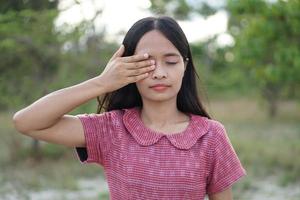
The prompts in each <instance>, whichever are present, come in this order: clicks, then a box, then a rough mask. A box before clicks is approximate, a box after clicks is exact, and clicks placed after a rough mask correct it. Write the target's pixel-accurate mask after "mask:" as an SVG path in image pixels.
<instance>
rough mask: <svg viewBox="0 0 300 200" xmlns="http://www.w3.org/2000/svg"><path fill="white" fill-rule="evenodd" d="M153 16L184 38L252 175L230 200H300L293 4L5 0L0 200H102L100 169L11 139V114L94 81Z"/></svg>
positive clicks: (63, 152)
mask: <svg viewBox="0 0 300 200" xmlns="http://www.w3.org/2000/svg"><path fill="white" fill-rule="evenodd" d="M161 14H164V15H169V16H172V17H174V18H175V19H176V20H178V22H179V24H180V25H181V26H182V28H183V30H184V32H185V33H186V35H187V37H188V40H189V42H190V44H191V48H192V53H193V56H194V61H195V64H196V66H197V71H198V74H199V75H200V78H201V82H200V81H199V88H200V89H201V91H202V96H201V98H202V99H203V100H204V102H205V105H206V107H207V109H208V111H209V113H210V114H211V115H212V116H213V118H214V119H217V120H219V121H221V122H222V123H223V124H224V125H225V127H226V130H227V133H228V135H229V137H230V139H231V141H232V144H233V146H234V148H235V150H236V152H237V154H238V156H239V158H240V159H241V161H242V163H243V165H244V167H245V168H246V170H247V172H248V176H247V177H245V178H244V179H243V180H241V181H240V182H239V183H238V184H236V185H235V186H234V188H233V190H234V196H235V199H246V200H252V199H253V200H254V199H255V200H266V199H272V200H277V199H285V200H296V199H300V156H299V155H300V123H299V122H300V92H299V91H300V90H299V89H300V1H299V0H285V1H283V0H268V1H267V0H265V1H263V0H243V1H242V0H240V1H239V0H213V1H212V0H211V1H208V0H207V1H205V0H156V1H155V0H151V1H150V0H140V1H138V0H128V1H116V0H111V1H108V0H86V1H83V0H81V1H80V0H77V1H76V0H60V1H59V0H49V1H48V0H40V1H35V0H11V1H0V93H1V95H0V137H1V139H0V199H1V200H2V199H5V200H7V199H38V200H40V199H81V200H88V199H89V200H93V199H99V198H100V199H108V198H109V195H108V189H107V184H106V181H105V178H104V175H103V170H102V168H101V167H99V166H96V165H93V164H91V165H82V164H80V163H79V161H78V160H77V157H76V155H75V153H74V149H70V148H67V147H62V146H58V145H54V144H48V143H44V142H38V141H36V140H33V139H31V138H28V137H25V136H23V135H21V134H18V133H17V131H16V130H14V128H13V125H12V116H13V114H14V113H15V112H16V111H17V110H19V109H21V108H23V107H25V106H27V105H29V104H30V103H32V102H34V101H35V100H37V99H38V98H40V97H42V96H44V95H46V94H48V93H50V92H52V91H55V90H58V89H61V88H64V87H68V86H71V85H74V84H77V83H80V82H83V81H84V80H87V79H89V78H92V77H95V76H97V75H99V74H100V73H101V71H102V70H103V69H104V68H105V66H106V63H107V62H108V60H109V58H110V57H111V55H112V54H113V52H114V51H115V50H116V49H117V48H118V47H119V45H120V43H121V41H122V39H123V37H124V34H125V33H126V31H127V30H128V28H129V27H130V26H131V25H132V24H133V23H134V22H135V21H137V20H138V19H140V18H142V17H146V16H150V15H152V16H156V15H161ZM96 107H97V103H96V100H93V101H90V102H88V103H87V104H84V105H82V106H80V107H78V108H77V109H76V110H74V111H72V112H71V114H79V113H92V112H96ZM70 134H71V133H70Z"/></svg>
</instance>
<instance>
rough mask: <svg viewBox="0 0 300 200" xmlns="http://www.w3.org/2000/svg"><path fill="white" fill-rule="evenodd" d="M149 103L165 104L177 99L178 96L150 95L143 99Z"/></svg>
mask: <svg viewBox="0 0 300 200" xmlns="http://www.w3.org/2000/svg"><path fill="white" fill-rule="evenodd" d="M143 98H144V99H146V100H147V101H157V102H163V101H170V100H171V99H173V98H175V99H176V95H170V94H154V95H153V94H150V95H149V94H148V95H145V96H144V97H143Z"/></svg>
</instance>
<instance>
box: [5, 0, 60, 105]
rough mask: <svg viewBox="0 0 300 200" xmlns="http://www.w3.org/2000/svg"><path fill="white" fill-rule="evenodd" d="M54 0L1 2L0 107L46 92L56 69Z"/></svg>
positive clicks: (29, 99)
mask: <svg viewBox="0 0 300 200" xmlns="http://www.w3.org/2000/svg"><path fill="white" fill-rule="evenodd" d="M56 5H57V1H52V2H49V1H46V0H44V1H21V0H19V1H4V2H3V1H1V3H0V10H1V14H0V27H1V28H0V52H1V53H0V59H1V62H0V72H1V73H0V91H1V96H0V109H1V110H3V109H7V108H10V107H13V106H16V105H19V106H24V105H26V104H28V103H30V102H32V99H33V98H36V97H37V96H39V95H41V93H46V92H47V91H45V90H46V88H47V85H48V84H49V82H51V81H52V79H53V76H54V75H55V72H56V71H57V68H58V66H59V65H58V63H59V59H60V55H59V52H60V47H61V41H59V39H58V35H57V33H56V32H55V31H54V25H53V20H54V19H55V17H56V16H57V14H58V11H57V9H56Z"/></svg>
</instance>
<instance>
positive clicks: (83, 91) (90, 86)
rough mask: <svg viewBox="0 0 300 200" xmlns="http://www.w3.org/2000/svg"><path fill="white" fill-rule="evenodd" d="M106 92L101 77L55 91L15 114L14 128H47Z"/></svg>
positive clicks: (25, 129) (22, 130)
mask: <svg viewBox="0 0 300 200" xmlns="http://www.w3.org/2000/svg"><path fill="white" fill-rule="evenodd" d="M106 92H108V91H107V89H106V86H105V83H103V81H101V76H98V77H95V78H92V79H89V80H87V81H84V82H82V83H79V84H77V85H74V86H71V87H67V88H63V89H60V90H57V91H55V92H52V93H50V94H48V95H46V96H44V97H42V98H40V99H38V100H37V101H35V102H34V103H32V104H31V105H29V106H28V107H25V108H23V109H22V110H20V111H18V112H17V113H15V115H14V117H13V120H14V124H15V127H16V128H17V129H18V130H19V131H21V132H27V131H30V130H40V129H45V128H48V127H50V126H52V125H53V124H55V123H56V121H57V120H58V119H59V118H60V117H62V116H63V115H64V114H66V113H68V112H70V111H72V110H73V109H75V108H76V107H78V106H80V105H81V104H84V103H86V102H87V101H89V100H91V99H93V98H95V97H97V96H99V95H102V94H104V93H106Z"/></svg>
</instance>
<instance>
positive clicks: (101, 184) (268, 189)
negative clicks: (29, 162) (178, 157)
mask: <svg viewBox="0 0 300 200" xmlns="http://www.w3.org/2000/svg"><path fill="white" fill-rule="evenodd" d="M78 185H79V188H80V189H79V190H78V191H68V190H43V191H39V192H33V191H27V192H26V195H25V194H24V192H23V194H20V193H18V191H15V192H10V193H9V194H5V195H4V196H2V197H0V200H23V199H24V200H25V199H30V200H53V199H55V200H77V199H78V200H79V199H80V200H84V199H88V200H96V199H98V198H99V195H100V194H101V193H105V192H107V191H108V186H107V183H106V181H105V180H103V179H102V178H101V177H97V178H95V179H89V180H85V179H82V180H80V181H79V183H78ZM206 199H207V198H206ZM243 199H245V200H300V186H299V185H290V186H289V187H280V186H279V185H277V184H276V181H273V180H272V179H265V180H262V181H257V182H256V186H255V189H252V190H249V191H247V192H246V193H245V194H244V197H243Z"/></svg>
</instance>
